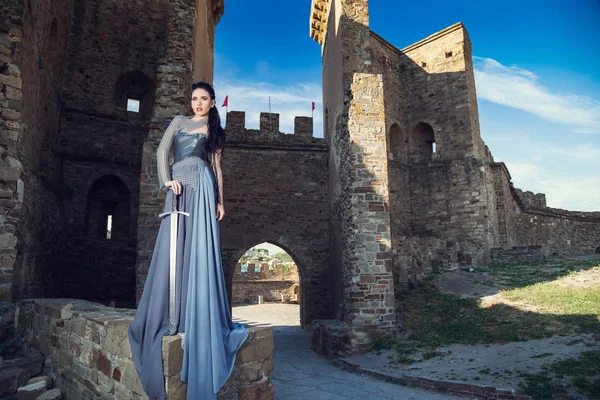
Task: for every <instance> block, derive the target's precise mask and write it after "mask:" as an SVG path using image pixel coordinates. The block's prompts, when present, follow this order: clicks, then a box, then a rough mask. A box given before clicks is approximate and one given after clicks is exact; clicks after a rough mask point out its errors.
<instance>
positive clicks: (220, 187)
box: [214, 149, 225, 221]
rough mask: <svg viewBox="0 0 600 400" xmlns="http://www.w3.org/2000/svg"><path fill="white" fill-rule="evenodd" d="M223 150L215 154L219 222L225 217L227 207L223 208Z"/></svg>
mask: <svg viewBox="0 0 600 400" xmlns="http://www.w3.org/2000/svg"><path fill="white" fill-rule="evenodd" d="M221 151H222V150H221V149H219V150H217V151H216V152H215V154H214V162H215V176H216V178H217V186H218V195H219V198H218V204H217V220H218V221H221V220H222V219H223V217H224V216H225V207H224V206H223V171H222V170H221Z"/></svg>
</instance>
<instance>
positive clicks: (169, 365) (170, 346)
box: [162, 335, 183, 376]
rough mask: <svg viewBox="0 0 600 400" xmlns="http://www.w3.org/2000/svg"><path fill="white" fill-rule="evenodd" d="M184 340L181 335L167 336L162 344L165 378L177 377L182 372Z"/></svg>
mask: <svg viewBox="0 0 600 400" xmlns="http://www.w3.org/2000/svg"><path fill="white" fill-rule="evenodd" d="M182 342H183V339H182V337H181V335H174V336H165V337H164V338H163V342H162V356H163V368H164V372H165V376H175V375H177V374H179V373H180V372H181V364H182V363H183V348H182V345H183V343H182Z"/></svg>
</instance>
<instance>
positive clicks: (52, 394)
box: [35, 388, 63, 400]
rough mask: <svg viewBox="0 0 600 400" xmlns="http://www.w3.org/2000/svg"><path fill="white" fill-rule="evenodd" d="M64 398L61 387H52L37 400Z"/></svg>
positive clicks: (60, 399)
mask: <svg viewBox="0 0 600 400" xmlns="http://www.w3.org/2000/svg"><path fill="white" fill-rule="evenodd" d="M62 398H63V397H62V393H61V392H60V389H58V388H55V389H50V390H48V391H47V392H46V393H43V394H41V395H40V396H38V398H37V399H35V400H62Z"/></svg>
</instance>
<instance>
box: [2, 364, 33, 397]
mask: <svg viewBox="0 0 600 400" xmlns="http://www.w3.org/2000/svg"><path fill="white" fill-rule="evenodd" d="M28 379H29V372H28V371H27V370H26V369H24V368H18V367H12V368H3V369H0V396H6V395H9V394H13V393H15V392H16V391H17V389H18V388H19V387H20V386H23V385H24V384H25V383H26V382H27V380H28Z"/></svg>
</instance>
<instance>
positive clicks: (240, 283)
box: [232, 242, 301, 325]
mask: <svg viewBox="0 0 600 400" xmlns="http://www.w3.org/2000/svg"><path fill="white" fill-rule="evenodd" d="M300 296H301V290H300V274H299V270H298V266H297V264H296V262H295V261H294V259H293V258H292V256H291V255H290V254H288V253H287V252H286V251H285V250H283V249H282V248H281V247H279V246H276V245H274V244H271V243H267V242H264V243H261V244H258V245H256V246H254V247H252V248H250V249H249V250H248V251H246V253H244V255H242V257H240V259H239V260H238V262H237V264H236V266H235V271H234V274H233V288H232V303H233V304H232V306H233V317H234V319H236V320H244V321H251V322H255V323H261V324H276V325H282V324H283V325H300V308H299V304H300V300H301V298H300ZM264 307H272V310H273V311H275V309H277V312H265V310H264ZM281 318H283V320H281Z"/></svg>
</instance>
